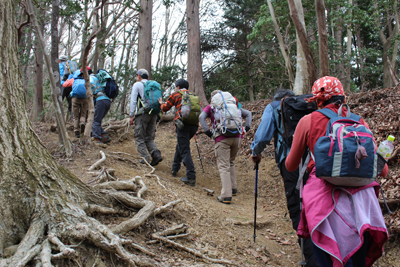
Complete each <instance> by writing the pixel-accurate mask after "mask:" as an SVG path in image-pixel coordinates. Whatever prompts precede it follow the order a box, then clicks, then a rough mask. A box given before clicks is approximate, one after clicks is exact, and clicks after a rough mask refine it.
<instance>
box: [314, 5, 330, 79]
mask: <svg viewBox="0 0 400 267" xmlns="http://www.w3.org/2000/svg"><path fill="white" fill-rule="evenodd" d="M315 11H316V13H317V24H318V41H319V76H320V77H323V76H328V75H329V53H328V32H327V30H326V18H325V11H326V10H325V4H324V0H315Z"/></svg>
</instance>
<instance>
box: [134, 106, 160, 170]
mask: <svg viewBox="0 0 400 267" xmlns="http://www.w3.org/2000/svg"><path fill="white" fill-rule="evenodd" d="M156 120H157V115H150V114H148V113H146V112H144V113H143V114H140V115H137V116H136V117H135V131H134V137H135V143H136V149H137V151H138V153H139V155H140V156H141V157H143V158H145V160H146V161H147V162H149V163H150V156H149V154H150V155H153V152H154V151H156V150H158V149H157V146H156V143H155V142H154V138H155V137H156ZM147 151H148V153H147Z"/></svg>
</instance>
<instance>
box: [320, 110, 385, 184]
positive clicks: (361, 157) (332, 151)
mask: <svg viewBox="0 0 400 267" xmlns="http://www.w3.org/2000/svg"><path fill="white" fill-rule="evenodd" d="M343 106H347V110H348V111H347V116H346V117H342V107H343ZM318 112H320V113H322V114H324V115H325V116H327V117H328V118H329V119H330V120H329V123H328V125H327V128H326V134H325V136H322V137H320V138H318V140H317V143H316V144H315V147H314V155H313V158H314V161H315V175H316V176H317V177H318V178H322V179H325V180H326V181H328V182H329V183H331V184H334V185H338V186H364V185H368V184H370V183H372V182H373V181H375V178H376V177H377V176H378V175H379V174H380V172H381V171H382V169H383V167H378V162H379V157H378V154H377V146H376V143H375V140H374V138H373V134H372V132H371V130H370V129H368V127H366V126H364V125H363V124H362V123H360V122H359V120H360V116H358V115H355V114H353V113H350V108H349V106H348V105H347V104H343V105H342V106H341V107H340V108H339V111H338V114H336V113H335V112H334V111H332V110H330V109H328V108H324V109H321V110H318ZM383 166H384V164H383ZM379 169H380V170H379Z"/></svg>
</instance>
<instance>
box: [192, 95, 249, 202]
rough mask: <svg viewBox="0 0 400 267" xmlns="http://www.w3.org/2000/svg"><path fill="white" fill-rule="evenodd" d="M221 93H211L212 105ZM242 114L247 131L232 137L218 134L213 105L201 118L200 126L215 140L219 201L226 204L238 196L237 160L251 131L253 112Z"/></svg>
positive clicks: (206, 109)
mask: <svg viewBox="0 0 400 267" xmlns="http://www.w3.org/2000/svg"><path fill="white" fill-rule="evenodd" d="M220 92H221V91H219V90H215V91H213V92H211V103H213V101H212V99H213V97H214V96H215V95H217V94H219V93H220ZM225 93H227V92H225ZM229 95H230V94H229ZM230 96H231V97H232V98H233V99H234V101H235V105H236V107H237V109H238V106H239V103H238V102H237V99H236V98H235V97H233V96H232V95H230ZM240 112H241V117H240V120H241V119H242V118H244V119H245V127H244V128H245V131H243V129H241V132H242V133H240V131H238V133H237V134H235V135H232V136H226V135H224V134H222V133H217V130H216V128H217V125H218V122H217V120H216V119H215V109H213V108H212V107H211V105H208V106H206V107H205V108H204V110H203V112H202V113H201V114H200V117H199V121H200V125H201V127H203V130H204V133H205V134H206V135H207V136H208V137H210V138H213V139H214V140H215V146H214V151H215V157H216V159H217V164H218V171H219V175H220V178H221V184H222V188H221V195H219V196H218V197H217V200H218V201H219V202H222V203H224V204H230V203H231V201H232V196H236V194H237V192H238V187H237V182H236V173H235V158H236V154H237V152H238V151H239V148H240V139H242V138H243V134H244V133H245V132H247V131H249V130H250V127H251V112H250V111H248V110H245V109H243V108H242V109H240ZM207 118H210V119H211V125H212V127H213V128H212V129H210V128H209V127H208V125H207V122H206V119H207ZM239 127H242V125H241V124H240V125H239Z"/></svg>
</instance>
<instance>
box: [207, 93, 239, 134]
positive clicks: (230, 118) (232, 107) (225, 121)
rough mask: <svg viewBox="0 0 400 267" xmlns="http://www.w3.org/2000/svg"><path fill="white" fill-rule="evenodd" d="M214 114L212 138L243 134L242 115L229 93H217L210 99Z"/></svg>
mask: <svg viewBox="0 0 400 267" xmlns="http://www.w3.org/2000/svg"><path fill="white" fill-rule="evenodd" d="M210 105H211V108H212V111H213V113H214V119H215V125H213V129H214V138H216V137H218V136H220V135H221V134H222V135H224V136H236V135H238V134H242V133H243V127H242V114H241V111H240V109H239V108H238V107H237V105H236V100H235V98H234V97H233V96H232V95H231V94H230V93H229V92H219V94H216V95H214V96H213V98H212V99H211V104H210Z"/></svg>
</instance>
